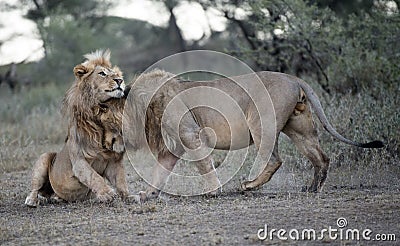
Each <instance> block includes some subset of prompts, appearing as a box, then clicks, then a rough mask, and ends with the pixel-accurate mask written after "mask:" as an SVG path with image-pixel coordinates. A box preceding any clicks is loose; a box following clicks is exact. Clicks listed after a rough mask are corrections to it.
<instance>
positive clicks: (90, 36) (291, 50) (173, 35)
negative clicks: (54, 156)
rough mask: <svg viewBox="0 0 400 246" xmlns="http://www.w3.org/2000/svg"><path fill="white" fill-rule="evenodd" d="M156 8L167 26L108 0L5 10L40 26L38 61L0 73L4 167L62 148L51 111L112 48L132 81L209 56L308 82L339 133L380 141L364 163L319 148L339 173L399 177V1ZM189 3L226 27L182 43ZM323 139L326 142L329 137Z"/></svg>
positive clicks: (173, 1) (263, 0)
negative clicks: (150, 70) (176, 57)
mask: <svg viewBox="0 0 400 246" xmlns="http://www.w3.org/2000/svg"><path fill="white" fill-rule="evenodd" d="M153 1H154V2H157V3H158V4H159V5H162V6H163V9H164V11H165V12H166V13H168V14H169V20H168V22H167V24H166V25H162V26H156V25H152V24H151V23H149V22H146V21H141V20H137V19H128V18H121V17H116V16H110V15H109V14H108V11H109V9H110V8H112V7H113V6H114V5H115V4H116V3H115V2H114V1H111V0H86V1H78V0H21V1H17V2H16V3H15V4H14V5H10V6H8V7H9V8H11V9H12V8H20V7H21V6H25V7H26V6H29V10H28V11H27V14H26V18H28V19H30V20H32V21H34V22H35V24H36V25H37V28H38V32H39V36H40V38H41V39H42V41H43V49H44V57H43V58H42V59H41V60H39V61H35V62H29V63H25V62H22V63H19V64H14V65H5V66H2V67H0V81H2V82H3V83H2V84H0V86H1V88H2V89H1V90H0V117H1V123H2V126H1V128H0V146H3V147H2V150H1V151H0V157H1V161H2V162H3V164H4V163H16V162H17V161H18V160H20V159H18V158H17V157H16V156H18V155H20V154H21V153H22V152H23V151H22V152H21V149H22V150H24V148H27V149H26V151H27V152H28V153H30V154H28V155H26V153H25V154H24V155H25V156H27V157H24V158H28V159H29V160H31V158H34V156H36V154H35V152H29V150H30V149H29V148H31V149H33V148H32V144H34V145H38V144H43V145H44V146H45V145H46V143H48V142H53V143H54V142H57V143H62V140H63V138H64V135H65V127H60V126H61V125H62V124H63V123H61V125H60V123H58V122H62V120H61V117H60V115H59V114H58V113H57V112H58V105H59V102H60V100H61V98H62V95H63V93H64V92H65V90H66V88H68V87H69V86H70V83H71V82H72V81H73V74H72V68H73V67H74V65H76V64H77V63H80V62H81V61H82V60H83V57H82V55H83V54H85V53H88V52H91V51H93V50H96V49H99V48H110V49H111V51H112V62H113V63H115V64H117V65H118V66H120V67H121V69H122V70H123V71H124V73H125V78H126V80H127V81H129V79H130V78H132V77H133V75H134V74H135V73H139V72H141V71H143V70H145V69H146V68H147V67H148V66H149V65H151V64H153V63H154V62H156V61H158V60H159V59H161V58H164V57H166V56H168V55H171V54H174V53H177V52H182V51H187V50H194V49H210V50H216V51H222V52H226V53H228V54H231V55H233V56H235V57H237V58H239V59H242V60H244V61H245V62H247V63H248V64H249V65H250V66H251V67H252V68H253V69H254V70H256V71H259V70H270V71H279V72H283V73H288V74H293V75H296V76H298V77H301V78H303V79H305V80H306V81H307V82H308V83H310V84H311V85H312V87H313V88H314V89H315V90H316V91H317V94H318V95H320V97H321V100H322V104H323V106H324V108H325V109H326V110H327V115H328V118H329V119H331V120H332V122H333V123H334V125H335V126H336V127H338V130H339V132H344V133H345V135H346V136H347V137H349V138H353V139H357V140H359V141H367V140H371V139H376V138H378V139H382V140H384V141H385V143H387V146H386V147H385V150H384V151H383V152H375V151H374V152H369V153H370V154H368V155H365V154H364V158H361V159H360V158H359V157H360V156H362V155H361V153H364V152H363V151H365V150H362V149H355V148H349V147H348V146H344V145H339V144H331V145H327V144H323V146H326V147H324V148H325V149H327V152H328V155H330V156H333V157H332V160H333V162H334V163H336V166H338V167H339V166H340V165H342V164H341V163H345V162H348V163H352V162H354V161H358V162H365V163H366V164H365V165H370V167H371V170H372V172H374V171H373V170H375V168H381V167H385V168H388V167H395V168H396V172H393V170H392V169H390V172H391V173H392V174H394V175H397V174H398V173H399V172H398V170H399V164H398V163H400V160H399V152H400V147H399V144H400V137H399V136H400V134H399V132H400V130H399V122H400V114H399V110H398V105H400V100H399V96H398V94H399V92H400V67H399V66H400V63H399V60H400V15H399V7H400V1H398V0H393V1H386V0H363V1H348V0H309V1H304V0H257V1H256V0H250V1H243V0H200V1H190V0H188V1H178V0H166V1H161V0H153ZM188 3H190V4H196V5H199V6H200V7H201V8H202V9H203V10H204V11H208V10H211V11H213V12H214V13H217V14H218V15H219V16H220V17H221V18H224V19H225V21H226V27H225V29H224V30H215V29H213V28H211V26H210V33H205V34H204V35H203V36H202V37H201V38H199V39H197V40H193V39H185V35H184V33H183V31H182V29H181V28H180V26H179V25H178V23H179V20H178V19H177V15H176V9H177V8H178V7H179V6H181V5H182V4H188ZM2 43H3V42H1V41H0V46H1V45H2ZM7 84H8V85H9V86H8V85H7ZM7 87H11V88H12V90H9V89H8V88H7ZM54 115H55V116H54ZM353 124H354V125H353ZM21 129H23V130H21ZM322 138H323V142H331V143H333V141H331V140H329V139H330V137H328V135H323V136H322ZM15 146H17V147H19V148H15ZM29 146H30V147H29ZM290 148H291V147H287V146H285V147H284V148H282V149H288V150H286V152H284V153H283V155H285V153H287V154H288V156H289V155H290V156H292V155H293V153H292V150H293V149H290ZM13 153H14V154H13ZM23 160H25V159H23ZM301 160H304V159H301ZM372 160H374V161H376V162H378V163H372V162H373V161H372ZM294 162H295V163H297V164H295V165H298V163H299V161H294ZM0 164H1V163H0ZM8 165H13V164H8ZM24 165H25V164H24ZM24 165H23V166H24ZM375 165H376V166H375ZM385 165H388V166H385ZM334 166H335V165H334ZM14 167H15V165H14ZM292 167H293V165H292ZM11 170H14V169H13V168H11Z"/></svg>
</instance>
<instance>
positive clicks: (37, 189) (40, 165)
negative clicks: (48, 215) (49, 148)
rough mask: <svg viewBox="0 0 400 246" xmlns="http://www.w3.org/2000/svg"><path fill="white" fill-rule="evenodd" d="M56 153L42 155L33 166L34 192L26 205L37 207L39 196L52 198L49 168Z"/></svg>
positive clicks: (32, 183) (30, 194) (28, 197)
mask: <svg viewBox="0 0 400 246" xmlns="http://www.w3.org/2000/svg"><path fill="white" fill-rule="evenodd" d="M55 156H56V153H54V152H49V153H44V154H42V155H41V156H40V157H39V159H38V160H37V161H36V163H35V165H34V166H33V172H32V181H31V185H32V188H31V189H32V190H31V192H30V193H29V195H28V196H27V197H26V200H25V204H26V205H27V206H29V207H36V206H37V205H38V203H39V200H38V195H39V193H40V195H42V196H45V197H50V196H51V195H52V193H53V189H52V188H51V185H50V181H49V173H48V170H49V167H50V165H51V163H52V162H53V160H54V158H55Z"/></svg>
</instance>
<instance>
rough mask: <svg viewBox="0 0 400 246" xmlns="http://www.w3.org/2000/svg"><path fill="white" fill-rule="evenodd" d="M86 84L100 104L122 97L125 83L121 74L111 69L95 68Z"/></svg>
mask: <svg viewBox="0 0 400 246" xmlns="http://www.w3.org/2000/svg"><path fill="white" fill-rule="evenodd" d="M88 82H89V83H91V85H92V89H93V90H94V95H97V97H98V99H99V100H100V101H101V102H104V101H106V100H108V99H110V98H121V97H123V96H124V90H125V82H124V79H123V78H122V74H120V73H118V71H114V70H113V69H110V68H106V67H101V66H97V67H96V68H95V69H94V71H93V73H92V75H91V76H90V79H89V80H88Z"/></svg>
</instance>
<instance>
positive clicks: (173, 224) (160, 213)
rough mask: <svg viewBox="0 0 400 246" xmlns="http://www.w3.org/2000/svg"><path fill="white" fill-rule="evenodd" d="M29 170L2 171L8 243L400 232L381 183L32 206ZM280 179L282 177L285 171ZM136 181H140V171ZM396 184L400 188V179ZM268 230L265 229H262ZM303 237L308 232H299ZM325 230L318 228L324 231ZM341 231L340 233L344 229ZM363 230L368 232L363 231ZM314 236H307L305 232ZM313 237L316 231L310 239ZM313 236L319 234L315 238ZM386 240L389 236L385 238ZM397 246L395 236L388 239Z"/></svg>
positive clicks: (253, 239) (398, 199)
mask: <svg viewBox="0 0 400 246" xmlns="http://www.w3.org/2000/svg"><path fill="white" fill-rule="evenodd" d="M29 177H30V172H29V171H21V172H11V173H3V174H1V175H0V186H1V191H0V244H1V245H17V244H18V245H28V244H29V245H93V244H94V245H126V244H127V245H217V244H221V245H253V244H267V245H274V244H282V243H284V244H289V245H299V244H300V245H301V244H303V245H305V244H307V245H309V244H313V245H320V244H321V243H324V244H333V245H357V244H361V245H365V244H369V245H376V244H377V243H378V242H377V241H365V240H363V239H362V240H361V241H356V240H345V238H344V237H343V240H340V239H336V240H333V239H331V238H329V237H328V236H327V234H325V236H324V237H323V239H320V240H300V241H296V240H291V239H288V240H280V239H279V238H278V237H277V234H276V233H275V234H273V239H272V240H271V239H269V238H267V239H266V240H263V241H262V240H260V239H259V238H258V236H257V233H258V231H259V230H260V229H262V228H264V227H265V225H267V226H268V231H269V232H270V231H271V229H276V230H279V229H285V230H286V231H287V234H286V235H284V236H286V237H288V232H289V231H290V230H291V229H296V230H298V231H300V233H302V230H303V229H314V230H315V231H317V233H318V232H320V231H321V230H322V229H328V228H329V227H332V228H336V229H339V227H338V225H337V220H338V218H345V219H346V220H347V226H346V227H343V229H358V230H359V231H362V230H364V229H370V230H371V231H372V233H371V234H370V237H371V238H375V235H376V234H378V233H379V234H395V235H396V236H397V237H399V235H400V234H399V232H400V230H399V229H400V223H399V222H400V216H399V214H400V209H399V208H400V205H399V204H400V192H399V191H400V190H399V189H398V188H395V189H393V188H388V187H379V186H370V187H365V186H356V187H347V186H340V187H338V186H335V185H329V184H328V185H327V186H326V188H325V190H324V191H323V192H322V193H320V194H308V193H303V192H301V191H300V190H298V189H297V188H296V189H292V190H290V189H289V190H286V191H278V192H273V191H272V190H271V189H261V190H258V191H254V192H246V193H243V192H240V191H238V190H235V189H227V190H225V191H224V192H223V193H222V195H219V196H217V197H205V196H197V197H174V196H168V195H162V197H161V198H160V199H159V200H157V201H150V202H147V203H145V204H142V205H141V204H137V203H135V202H133V201H126V202H122V201H120V200H117V201H114V202H113V203H111V204H100V203H96V202H92V201H87V202H81V203H69V204H68V203H61V204H51V203H45V204H42V205H41V206H40V207H38V208H36V209H34V208H27V207H26V206H24V204H23V203H24V199H25V197H26V195H27V193H28V187H29ZM278 178H279V176H278ZM128 181H129V184H130V187H131V188H133V189H134V190H135V189H137V188H136V187H138V184H137V183H138V181H136V180H135V179H134V177H133V176H129V177H128ZM395 187H398V186H397V185H395ZM260 235H261V236H262V235H263V234H262V233H261V234H260ZM300 237H301V234H300ZM317 237H319V235H317ZM338 237H339V236H338ZM360 237H361V236H360ZM306 238H307V236H306ZM309 239H310V238H309ZM311 239H312V238H311ZM398 241H399V239H397V244H398ZM380 243H381V244H383V243H382V242H380ZM385 244H392V245H396V241H394V242H393V241H392V242H385Z"/></svg>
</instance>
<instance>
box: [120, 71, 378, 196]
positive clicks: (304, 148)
mask: <svg viewBox="0 0 400 246" xmlns="http://www.w3.org/2000/svg"><path fill="white" fill-rule="evenodd" d="M155 89H157V90H155ZM213 89H214V90H213ZM266 90H267V91H268V93H269V95H270V99H269V96H268V95H267V94H266V93H265V91H266ZM155 91H157V92H156V93H155ZM185 91H192V92H193V94H189V95H190V96H185V94H184V92H185ZM213 93H214V94H213ZM218 93H220V94H218ZM218 95H221V96H218ZM224 95H227V96H228V97H224ZM250 95H251V96H250ZM225 98H226V99H225ZM232 100H233V101H232ZM263 100H264V101H265V102H270V103H269V104H268V103H264V104H261V105H260V103H259V102H262V101H263ZM269 100H271V101H269ZM173 101H174V102H175V103H176V105H178V106H177V108H176V109H172V110H169V113H165V112H168V110H166V109H167V107H169V105H171V104H173V103H172V102H173ZM257 103H258V105H256V104H257ZM198 105H206V106H205V107H202V106H198ZM207 105H212V106H213V107H207ZM272 105H273V106H272ZM213 108H215V109H217V110H214V109H213ZM311 108H313V109H314V111H315V114H316V116H317V117H318V119H319V120H320V121H321V123H322V125H323V127H324V128H325V129H326V130H327V131H328V132H329V133H330V134H331V135H332V136H333V137H335V138H336V139H338V140H340V141H342V142H345V143H347V144H350V145H354V146H359V147H363V148H380V147H382V146H383V143H382V142H380V141H373V142H370V143H358V142H354V141H352V140H348V139H346V138H345V137H343V136H342V135H340V134H339V133H338V132H337V131H336V130H335V129H334V128H333V126H332V125H331V124H330V123H329V121H328V119H327V118H326V116H325V114H324V111H323V109H322V106H321V104H320V101H319V99H318V97H317V96H316V95H315V93H314V91H313V90H312V88H311V87H310V86H309V85H308V84H306V83H305V82H304V81H303V80H301V79H299V78H296V77H294V76H290V75H286V74H282V73H276V72H258V73H254V74H247V75H241V76H236V77H232V78H222V79H217V80H213V81H197V82H182V81H180V80H179V79H177V78H175V75H173V74H171V73H168V72H164V71H161V70H154V71H151V72H149V73H144V74H142V75H141V76H139V78H138V79H137V80H136V81H135V83H134V85H133V87H132V88H131V89H130V93H129V96H128V98H127V102H126V105H125V114H126V115H125V116H126V119H127V124H124V126H127V129H124V138H125V139H126V140H127V141H129V142H131V144H132V146H133V147H134V149H139V148H143V146H149V147H150V149H151V151H152V152H153V153H155V154H156V155H157V156H158V157H157V158H158V164H157V165H155V166H154V169H153V174H152V181H151V187H149V188H148V189H147V191H146V192H141V194H140V195H141V198H142V199H147V198H151V197H156V196H158V194H159V191H160V190H161V189H162V188H163V187H164V185H165V183H166V181H167V179H168V176H169V175H170V173H171V171H172V170H173V169H174V166H175V165H176V162H177V161H178V160H179V159H180V158H181V157H182V156H183V155H184V154H185V153H187V152H188V151H191V150H196V149H199V148H201V146H202V145H205V146H206V147H209V148H214V149H222V150H229V149H240V148H245V147H247V146H249V145H250V144H253V143H254V144H255V147H256V148H257V149H258V150H259V151H261V152H263V151H264V153H262V154H264V155H261V157H262V159H263V160H265V162H267V161H266V160H267V158H265V157H267V156H268V153H269V154H270V155H271V157H270V158H269V161H268V162H267V163H266V165H265V168H264V169H263V170H262V171H261V172H260V173H259V175H258V176H257V177H256V178H255V179H254V180H251V181H246V182H244V183H242V185H241V188H242V189H243V190H252V189H256V188H258V187H260V186H261V185H263V184H264V183H266V182H268V181H269V180H270V179H271V177H272V176H273V175H274V173H275V172H276V171H277V170H278V169H279V167H280V166H281V164H282V160H281V158H280V157H279V154H278V141H277V139H278V137H279V135H280V133H281V132H283V133H284V134H286V135H287V136H288V137H289V138H290V139H291V140H292V141H293V142H294V144H295V145H296V147H297V148H298V149H299V151H300V152H301V153H302V154H303V155H305V156H306V157H307V158H308V159H309V160H310V161H311V163H312V164H313V166H314V179H313V181H312V183H311V185H310V186H309V187H308V191H310V192H317V191H320V190H321V188H322V186H323V184H324V182H325V180H326V177H327V172H328V168H329V158H328V157H327V156H326V155H325V154H324V152H323V151H322V149H321V147H320V144H319V140H318V134H317V131H316V128H315V124H314V122H313V117H312V114H311ZM179 111H182V112H186V113H184V114H182V112H179ZM219 112H223V114H221V113H219ZM226 117H229V118H230V119H233V120H231V121H230V122H228V121H227V119H226ZM235 119H237V120H235ZM204 129H213V131H203V130H204ZM262 136H264V140H263V141H264V143H262V141H261V140H262ZM143 139H147V144H144V143H143ZM262 144H264V149H262V148H263V147H262ZM265 146H267V147H265ZM195 164H196V166H197V168H198V169H199V172H200V173H201V174H208V175H206V176H205V177H206V178H208V182H207V184H208V185H209V188H208V191H209V192H210V191H215V190H216V189H218V188H219V187H220V183H219V180H218V176H217V174H216V171H215V167H214V165H213V160H212V157H211V155H208V156H205V158H203V159H201V158H198V159H197V160H196V161H195Z"/></svg>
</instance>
